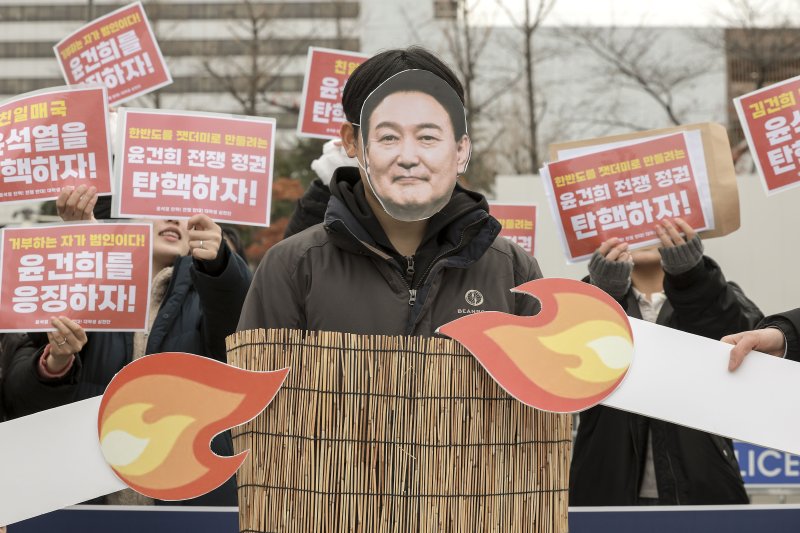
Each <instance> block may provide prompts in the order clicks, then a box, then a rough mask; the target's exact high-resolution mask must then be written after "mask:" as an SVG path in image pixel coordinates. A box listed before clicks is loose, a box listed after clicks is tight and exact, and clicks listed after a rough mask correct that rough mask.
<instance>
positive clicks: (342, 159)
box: [311, 139, 358, 185]
mask: <svg viewBox="0 0 800 533" xmlns="http://www.w3.org/2000/svg"><path fill="white" fill-rule="evenodd" d="M357 165H358V164H357V163H356V159H355V158H354V157H348V156H347V153H345V151H344V148H342V141H340V140H336V139H331V140H330V141H328V142H326V143H325V144H324V145H323V147H322V155H321V156H320V157H319V158H317V159H315V160H314V161H312V163H311V170H313V171H314V172H316V173H317V176H319V179H320V180H322V183H324V184H325V185H328V184H329V183H330V182H331V178H332V177H333V171H334V170H336V169H337V168H339V167H355V166H357Z"/></svg>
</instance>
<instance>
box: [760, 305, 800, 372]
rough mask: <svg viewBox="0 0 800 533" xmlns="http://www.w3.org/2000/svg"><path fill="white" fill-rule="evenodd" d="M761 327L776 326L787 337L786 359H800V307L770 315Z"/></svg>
mask: <svg viewBox="0 0 800 533" xmlns="http://www.w3.org/2000/svg"><path fill="white" fill-rule="evenodd" d="M759 327H762V328H765V327H776V328H778V329H779V330H781V332H782V333H783V336H784V337H785V338H786V359H791V360H792V361H800V308H797V309H792V310H791V311H786V312H784V313H778V314H776V315H772V316H768V317H767V318H765V319H764V320H763V321H762V322H761V324H759Z"/></svg>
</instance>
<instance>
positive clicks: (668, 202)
mask: <svg viewBox="0 0 800 533" xmlns="http://www.w3.org/2000/svg"><path fill="white" fill-rule="evenodd" d="M701 146H702V145H701V141H700V136H699V133H698V132H689V133H678V134H674V135H669V136H666V137H661V138H656V139H651V140H648V141H644V142H639V143H635V144H630V145H626V146H624V147H618V148H614V149H609V150H605V151H601V152H597V153H592V154H588V155H582V156H579V157H574V158H571V159H566V160H563V161H558V162H555V163H551V164H549V165H548V166H547V167H546V171H545V173H544V176H543V179H544V181H545V187H546V189H547V190H548V196H549V197H550V201H551V205H552V207H553V212H554V213H555V215H556V221H557V223H558V225H559V228H560V230H561V233H562V240H563V242H564V244H565V248H566V250H567V255H568V258H569V259H570V260H571V261H576V260H579V259H582V258H586V257H588V256H590V255H591V254H592V252H594V250H595V249H597V248H598V247H599V246H600V244H601V243H602V242H603V241H605V240H607V239H609V238H611V237H619V238H621V239H622V240H624V241H626V242H628V243H630V244H631V245H634V246H636V245H639V246H644V245H647V244H651V243H655V242H657V236H656V233H655V225H656V223H657V222H658V221H660V220H662V219H665V218H668V219H672V218H675V217H681V218H683V219H684V220H686V221H687V222H688V223H689V224H690V225H691V226H692V227H693V228H695V229H697V230H704V229H711V225H713V213H712V206H711V199H710V193H709V190H708V179H707V176H706V170H705V160H704V159H703V157H702V148H701ZM698 150H699V152H698ZM693 154H697V155H693Z"/></svg>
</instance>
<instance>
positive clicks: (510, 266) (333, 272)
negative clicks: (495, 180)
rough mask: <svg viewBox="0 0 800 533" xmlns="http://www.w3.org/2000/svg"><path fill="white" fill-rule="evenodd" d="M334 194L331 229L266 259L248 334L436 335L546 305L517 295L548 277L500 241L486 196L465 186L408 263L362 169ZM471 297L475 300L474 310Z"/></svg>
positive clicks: (343, 175) (243, 324)
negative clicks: (478, 318)
mask: <svg viewBox="0 0 800 533" xmlns="http://www.w3.org/2000/svg"><path fill="white" fill-rule="evenodd" d="M331 189H332V192H333V196H331V198H330V201H329V203H328V208H327V211H326V214H325V222H324V224H318V225H316V226H312V227H310V228H308V229H306V230H305V231H302V232H300V233H298V234H296V235H294V236H292V237H290V238H288V239H286V240H284V241H282V242H280V243H278V244H277V245H275V246H274V247H272V248H271V249H270V250H269V251H268V252H267V254H266V255H265V256H264V259H263V260H262V261H261V264H260V265H259V267H258V270H256V273H255V277H254V281H253V285H252V287H251V288H250V292H249V293H248V295H247V300H246V301H245V305H244V308H243V310H242V315H241V319H240V321H239V329H240V330H243V329H256V328H299V329H308V330H315V331H342V332H348V333H357V334H382V335H422V336H431V335H433V334H434V331H435V330H436V328H437V327H439V326H441V325H443V324H445V323H447V322H450V321H452V320H455V319H457V318H459V317H460V316H463V314H465V313H475V312H479V311H488V310H493V311H503V312H507V313H513V314H517V315H532V314H535V313H536V311H537V310H538V302H537V301H536V300H534V299H533V298H531V297H530V296H527V295H522V294H514V293H511V292H510V289H512V288H513V287H516V286H517V285H520V284H522V283H524V282H526V281H530V280H532V279H537V278H540V277H541V272H540V270H539V266H538V264H537V262H536V260H535V259H534V258H532V257H531V256H529V255H528V254H526V253H525V252H524V251H523V250H522V249H521V248H520V247H519V246H517V245H515V244H514V243H512V242H510V241H508V240H507V239H504V238H502V237H501V238H498V234H499V232H500V224H499V223H498V222H497V221H496V220H495V219H494V218H492V217H491V216H490V215H489V214H488V212H487V210H488V204H487V203H486V200H485V199H484V198H483V197H482V196H481V195H479V194H477V193H474V192H470V191H466V190H465V189H463V188H460V187H456V190H455V192H454V193H453V196H452V198H451V200H450V203H448V204H447V205H446V206H445V208H443V209H442V211H440V212H439V213H437V214H436V215H434V216H433V217H432V218H431V219H430V220H429V223H428V229H427V233H426V237H425V238H424V239H423V243H422V244H421V245H420V248H419V249H418V250H417V252H416V253H415V255H414V256H413V257H411V258H404V257H402V256H400V255H399V254H398V253H397V252H396V251H395V250H394V249H393V248H392V247H391V244H390V243H389V242H388V238H387V237H386V235H385V234H384V233H383V230H382V229H381V228H380V225H379V224H378V222H377V220H376V219H375V217H374V215H373V214H372V211H371V210H370V209H369V208H368V206H367V205H366V200H365V199H364V192H363V185H362V184H361V183H360V177H359V174H358V170H357V169H353V168H350V167H344V168H339V169H337V171H336V174H335V175H334V178H333V181H332V182H331ZM409 260H411V261H410V262H409V263H408V265H406V262H407V261H409ZM470 291H474V292H470ZM467 293H470V294H471V295H473V296H474V297H473V298H471V299H470V301H467Z"/></svg>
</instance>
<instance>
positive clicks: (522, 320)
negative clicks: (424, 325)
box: [438, 278, 633, 413]
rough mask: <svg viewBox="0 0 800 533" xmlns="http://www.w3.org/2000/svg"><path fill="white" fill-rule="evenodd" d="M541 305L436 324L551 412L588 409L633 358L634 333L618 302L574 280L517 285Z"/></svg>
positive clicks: (519, 394) (506, 383) (517, 392)
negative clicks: (525, 312) (525, 311)
mask: <svg viewBox="0 0 800 533" xmlns="http://www.w3.org/2000/svg"><path fill="white" fill-rule="evenodd" d="M513 292H520V293H525V294H529V295H531V296H535V297H536V298H537V299H538V300H539V301H540V302H541V304H542V310H541V312H540V313H539V314H538V315H536V316H533V317H521V316H514V315H509V314H506V313H499V312H493V311H490V312H486V313H478V314H474V315H468V316H465V317H464V318H459V319H458V320H455V321H453V322H450V323H448V324H445V325H444V326H442V327H440V328H439V330H438V331H439V333H442V334H444V335H447V336H448V337H451V338H453V339H455V340H457V341H458V342H460V343H461V344H462V345H464V347H465V348H466V349H467V350H469V351H470V352H471V353H472V354H473V355H474V356H475V357H476V358H477V359H478V361H480V363H481V364H482V365H483V367H484V368H485V369H486V370H487V371H488V372H489V374H491V376H492V377H493V378H494V379H495V381H497V383H499V384H500V386H501V387H503V388H504V389H505V390H506V391H507V392H508V393H509V394H511V395H512V396H514V397H515V398H517V399H518V400H520V401H521V402H523V403H525V404H527V405H530V406H533V407H536V408H539V409H543V410H546V411H556V412H562V413H563V412H575V411H581V410H583V409H587V408H589V407H591V406H593V405H595V404H597V403H598V402H600V401H601V400H603V399H604V398H605V397H607V396H608V395H609V394H611V393H612V392H613V391H614V390H615V389H616V388H617V387H618V386H619V384H620V383H621V382H622V380H623V379H624V377H625V374H626V372H627V371H628V368H629V367H630V364H631V362H632V360H633V333H632V332H631V327H630V323H629V322H628V317H627V315H626V314H625V312H624V311H623V310H622V308H621V307H620V306H619V304H618V303H617V302H616V301H615V300H614V299H613V298H611V297H610V296H609V295H608V294H606V293H605V292H603V291H602V290H600V289H598V288H597V287H594V286H592V285H589V284H587V283H583V282H581V281H574V280H569V279H558V278H548V279H540V280H535V281H530V282H528V283H525V284H523V285H520V286H519V287H516V288H515V289H513Z"/></svg>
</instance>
